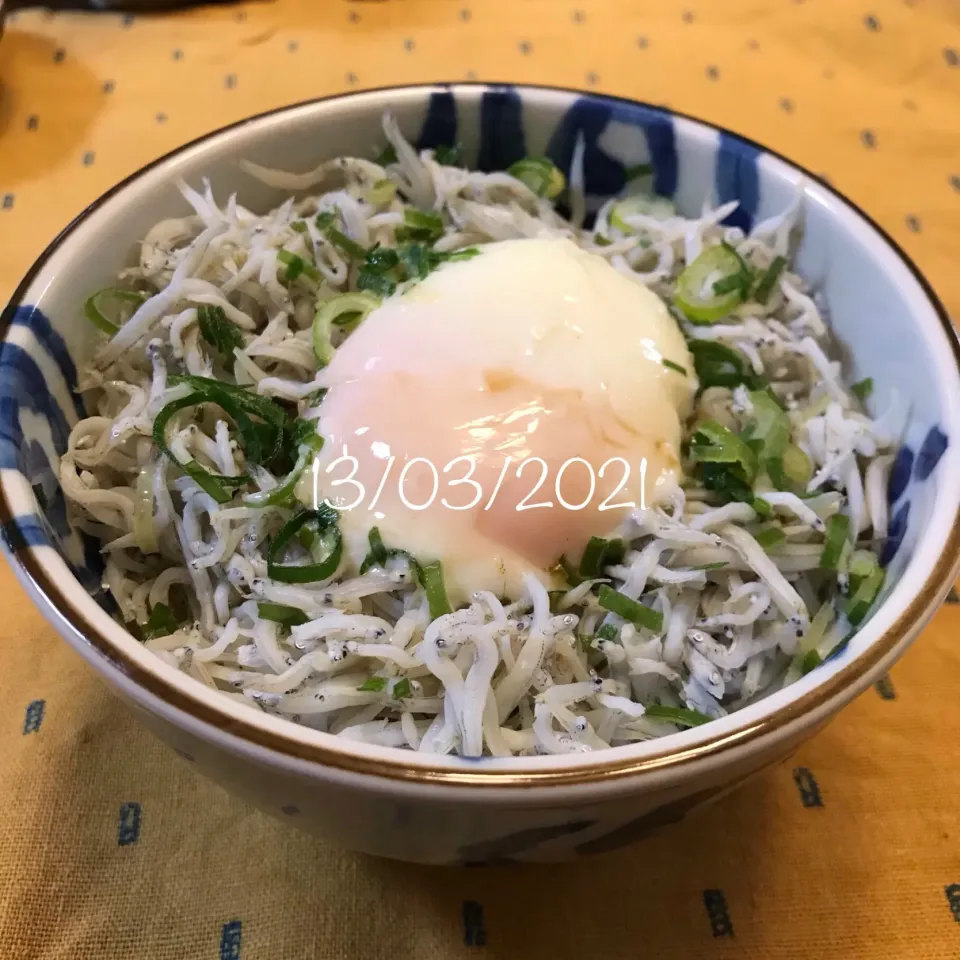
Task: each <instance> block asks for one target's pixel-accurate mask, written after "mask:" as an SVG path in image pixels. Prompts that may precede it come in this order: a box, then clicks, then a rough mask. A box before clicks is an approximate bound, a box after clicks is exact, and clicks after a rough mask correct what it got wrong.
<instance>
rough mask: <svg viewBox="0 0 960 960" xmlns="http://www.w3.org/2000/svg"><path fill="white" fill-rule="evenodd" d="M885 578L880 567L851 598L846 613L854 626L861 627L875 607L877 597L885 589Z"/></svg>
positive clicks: (863, 582)
mask: <svg viewBox="0 0 960 960" xmlns="http://www.w3.org/2000/svg"><path fill="white" fill-rule="evenodd" d="M884 578H885V572H884V570H883V568H882V567H881V566H879V565H878V566H877V567H876V568H875V569H874V570H873V572H872V573H871V574H870V575H869V576H868V577H866V578H865V579H864V580H863V581H861V583H860V585H859V586H858V587H857V589H856V591H855V592H854V594H853V596H852V597H851V598H850V602H849V603H848V604H847V611H846V613H847V619H848V620H849V621H850V623H852V624H853V626H855V627H856V626H859V624H860V623H862V622H863V619H864V617H866V615H867V613H869V611H870V607H872V606H873V603H874V601H875V600H876V599H877V595H878V594H879V593H880V591H881V589H882V588H883V581H884Z"/></svg>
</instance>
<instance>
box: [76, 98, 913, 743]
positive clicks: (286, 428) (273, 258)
mask: <svg viewBox="0 0 960 960" xmlns="http://www.w3.org/2000/svg"><path fill="white" fill-rule="evenodd" d="M384 132H385V135H386V139H387V142H388V144H389V146H388V149H387V151H385V154H384V156H382V157H381V160H380V161H379V162H372V161H370V160H365V159H361V158H349V157H348V158H339V159H335V160H331V161H327V162H325V163H323V164H321V165H320V166H318V167H317V168H316V169H315V170H313V171H310V172H308V173H305V174H291V173H284V172H280V171H275V170H269V169H265V168H262V167H258V166H256V165H254V164H246V165H245V167H246V169H247V171H248V172H249V173H250V174H252V175H253V176H256V177H258V178H259V179H260V180H262V181H264V182H265V183H267V184H269V185H272V186H274V187H277V188H280V189H283V190H289V191H296V192H297V194H298V196H297V197H296V198H293V197H291V198H290V199H288V200H287V201H286V202H285V203H283V204H282V205H281V206H279V207H278V208H277V209H275V210H272V211H270V212H269V213H267V214H265V215H263V216H260V215H256V214H254V213H252V212H251V211H249V210H247V209H245V208H244V207H243V206H241V205H240V204H239V203H238V202H237V199H236V197H231V198H229V200H228V201H227V203H226V205H225V206H224V207H221V206H220V205H219V204H218V202H217V201H216V199H215V197H214V194H213V190H212V188H211V185H210V184H209V183H206V182H205V183H204V187H203V190H202V191H200V192H198V191H197V190H195V189H193V188H191V187H189V186H187V185H186V184H181V185H180V188H181V191H182V193H183V195H184V197H185V198H186V199H187V201H188V202H189V204H190V206H191V207H192V208H193V211H194V213H193V214H192V215H191V216H188V217H181V218H175V219H169V220H164V221H162V222H160V223H158V224H157V225H156V226H154V227H153V229H151V230H150V232H149V233H148V234H147V236H146V238H145V239H144V241H143V243H142V244H141V247H140V258H139V265H138V266H136V267H133V268H131V269H128V270H126V271H124V272H123V274H122V275H121V277H120V278H119V281H118V283H119V284H120V286H118V287H117V288H110V289H108V290H106V291H100V292H99V293H98V294H95V295H94V297H91V298H90V301H88V303H87V305H86V309H85V312H86V315H87V316H88V317H89V318H90V320H91V321H92V322H93V323H94V325H95V326H96V327H97V328H98V329H99V330H101V331H102V332H103V333H104V334H106V335H107V336H108V339H106V340H104V342H103V344H102V346H101V347H100V348H99V349H98V350H97V352H96V354H95V357H94V359H93V362H92V363H91V365H90V366H89V368H88V369H87V370H86V372H85V378H84V381H83V383H82V389H83V390H84V392H85V394H86V397H87V401H88V409H90V410H92V411H94V412H93V415H92V416H90V417H88V418H86V419H84V420H82V421H81V422H80V423H78V424H77V426H76V427H75V428H74V430H73V432H72V434H71V436H70V440H69V448H68V451H67V453H66V454H65V455H64V457H63V458H62V461H61V466H60V476H61V482H62V485H63V489H64V492H65V494H66V496H67V499H68V501H69V502H70V503H71V505H72V509H73V512H74V518H75V523H76V525H77V526H78V527H79V528H80V529H82V530H84V531H86V532H88V533H91V534H93V535H95V536H96V537H98V538H99V539H100V540H101V541H102V542H103V553H104V557H105V562H106V572H105V576H104V581H105V586H106V587H107V588H108V589H109V590H110V591H111V593H112V594H113V596H114V598H115V599H116V601H117V604H118V606H119V610H120V616H121V617H122V619H123V620H124V621H125V622H126V623H128V624H130V625H136V626H135V627H134V626H132V627H131V628H132V629H135V630H137V631H139V632H140V634H141V635H142V636H143V638H144V642H145V644H146V646H147V647H148V648H149V649H150V650H152V651H154V652H155V653H156V654H157V655H158V656H159V657H161V658H163V659H164V660H165V661H167V662H168V663H170V664H172V665H174V666H176V667H178V668H180V669H181V670H183V671H185V672H186V673H188V674H189V675H190V676H192V677H194V678H195V679H196V680H198V681H199V682H201V683H204V684H206V685H208V686H210V687H212V688H214V689H216V690H218V691H220V692H221V693H222V694H223V695H224V696H230V697H234V698H237V699H240V700H242V701H244V702H245V703H248V704H250V705H251V707H253V708H256V709H260V710H263V711H265V712H268V713H272V714H276V715H279V716H282V717H286V718H289V719H291V720H293V721H295V722H298V723H302V724H305V725H307V726H310V727H313V728H315V729H318V730H322V731H326V732H328V733H332V734H335V735H338V736H341V737H346V738H350V739H357V740H363V741H366V742H370V743H377V744H382V745H388V746H396V747H405V748H408V749H412V750H421V751H425V752H434V753H459V754H462V755H465V756H480V755H482V754H492V755H495V756H509V755H527V754H532V753H570V752H583V751H590V750H595V749H599V748H603V747H608V746H615V745H621V744H627V743H631V742H633V741H638V740H645V739H648V738H652V737H658V736H662V735H664V734H667V733H670V732H673V731H675V730H677V729H680V728H683V727H688V726H695V725H697V724H699V723H703V722H706V721H707V720H709V719H712V718H717V717H722V716H724V715H725V714H727V713H728V712H730V711H732V710H735V709H737V708H738V707H740V706H742V705H744V704H746V703H750V702H752V701H753V700H755V699H756V698H758V697H760V696H762V695H765V694H769V693H770V692H772V691H774V690H777V689H779V688H781V687H782V686H783V685H785V684H788V683H790V682H791V681H793V680H794V679H796V678H797V677H799V676H801V675H802V674H803V673H805V672H807V671H809V670H810V669H813V668H814V667H815V666H817V665H818V664H819V663H820V662H821V661H822V659H823V658H824V657H826V656H827V655H828V654H829V653H830V652H831V651H832V650H834V649H835V648H836V647H837V646H838V645H840V644H842V643H843V642H844V641H845V640H846V638H847V637H848V635H849V634H850V632H851V631H852V630H853V629H855V628H856V626H857V625H858V624H859V623H860V622H861V621H862V620H863V618H864V617H865V616H866V614H867V612H868V611H869V609H870V607H871V605H872V604H873V602H874V601H875V600H876V598H877V595H878V594H879V592H880V589H881V587H882V584H883V572H882V569H881V568H880V566H879V564H878V562H877V552H878V550H879V549H880V547H881V546H882V542H883V540H884V538H885V537H886V535H887V531H888V523H889V517H888V510H887V499H886V489H887V481H888V476H889V472H890V468H891V464H892V461H893V456H892V455H893V452H894V451H895V448H896V446H897V444H898V442H899V438H900V434H901V432H902V429H903V426H904V422H905V411H904V410H902V409H901V408H900V405H899V404H898V403H897V402H896V401H894V402H893V403H892V404H891V406H890V408H889V409H888V410H887V411H886V412H885V413H884V415H883V416H881V417H879V418H876V419H874V418H871V417H870V416H868V415H867V414H866V413H865V412H864V408H863V406H862V400H863V399H864V398H865V395H866V393H867V391H868V389H869V386H870V385H869V384H868V383H867V382H866V381H864V382H862V383H861V384H856V385H854V386H853V387H851V386H848V385H847V384H846V383H845V382H844V379H843V377H842V374H841V368H840V364H839V363H838V362H836V361H835V360H833V359H831V344H830V338H829V332H828V329H827V326H826V323H825V320H824V317H823V311H822V306H821V305H820V304H819V303H818V299H817V297H816V296H815V295H813V294H811V292H810V291H809V290H808V289H807V287H806V285H805V283H804V281H803V280H802V279H801V278H800V277H799V276H797V275H796V274H795V273H793V272H791V270H790V267H789V259H790V254H791V249H792V242H793V239H794V235H795V233H796V232H797V230H798V223H799V218H800V214H801V205H800V199H801V198H800V194H799V192H798V196H797V200H796V203H795V204H793V205H792V206H791V208H790V209H788V210H787V211H785V212H784V213H783V214H782V215H781V216H778V217H774V218H771V219H770V220H767V221H764V222H762V223H760V224H758V225H757V226H756V227H754V229H753V230H752V231H751V233H750V234H749V235H746V236H745V235H744V233H743V232H742V231H741V230H739V229H737V228H735V227H727V226H723V221H724V219H725V218H726V217H727V216H728V215H729V214H730V213H731V212H732V210H733V209H734V208H735V204H724V205H722V206H719V207H716V208H706V209H704V211H703V213H702V215H701V216H700V217H699V218H696V219H687V218H684V217H681V216H679V215H678V214H677V213H676V212H675V210H674V209H673V207H672V204H670V202H669V201H666V200H664V199H662V198H654V197H652V196H649V195H647V194H644V193H642V192H641V191H640V190H639V189H636V190H633V192H632V193H631V195H630V196H628V197H627V198H618V199H615V200H610V201H608V202H607V203H606V204H604V206H603V207H602V208H601V209H600V210H599V212H598V214H597V216H596V219H595V223H594V226H593V228H592V229H583V228H582V227H581V226H579V224H581V223H582V222H583V221H584V217H585V214H586V204H585V201H584V197H583V194H582V190H581V189H580V185H581V183H582V156H583V149H582V144H580V145H579V146H578V150H577V151H576V155H575V157H574V168H573V171H572V173H571V178H570V179H571V183H570V188H569V190H567V192H566V201H567V203H568V205H569V208H570V209H571V211H572V212H573V213H572V217H571V219H570V220H567V219H564V218H563V217H562V216H561V215H560V214H559V213H558V212H557V209H556V208H555V206H554V202H553V199H554V198H556V197H557V196H558V194H560V192H561V191H562V190H563V189H564V188H565V184H564V180H563V177H562V174H561V173H560V171H558V170H556V168H555V167H553V165H552V164H550V162H549V161H547V160H544V159H542V158H530V159H529V160H527V161H523V162H521V163H520V164H517V165H515V166H514V168H511V171H510V172H502V173H478V172H472V171H468V170H465V169H462V168H461V167H459V166H458V165H457V164H456V158H455V157H454V156H453V151H452V150H450V149H446V148H442V149H439V150H436V151H431V150H425V151H421V152H420V153H419V154H418V153H417V152H416V151H415V150H414V149H413V148H412V147H411V146H410V144H409V143H408V142H407V141H406V140H405V139H404V138H403V136H402V135H401V134H400V131H399V129H398V127H397V125H396V122H395V121H394V119H393V118H392V117H390V116H389V115H388V116H387V117H386V118H385V122H384ZM642 175H643V171H641V176H642ZM643 183H644V181H642V180H640V181H639V182H638V183H635V184H633V185H632V186H633V187H640V186H642V185H643ZM303 194H308V195H306V196H304V195H303ZM543 236H560V237H567V238H569V239H571V240H573V241H574V242H575V243H577V244H578V245H579V246H580V247H582V248H583V249H585V250H588V251H590V252H592V253H594V254H596V255H598V256H601V257H604V258H606V259H607V260H608V261H609V262H610V263H611V264H612V265H613V266H614V267H615V268H616V269H617V270H618V271H620V272H622V273H623V274H625V275H627V276H628V277H630V278H632V279H633V280H635V281H636V282H637V283H639V284H643V285H646V286H648V287H649V288H650V289H652V290H653V291H654V292H655V293H657V294H658V295H659V296H660V297H661V298H662V299H663V300H664V301H665V302H666V303H667V304H668V306H670V308H671V310H672V312H673V313H674V315H675V317H676V319H677V321H678V322H679V323H680V325H681V328H682V329H683V331H684V333H685V335H686V336H687V338H688V341H689V346H690V352H691V355H692V356H693V358H694V362H695V364H696V374H697V376H698V378H699V382H700V393H699V396H698V401H697V406H696V411H695V414H694V416H693V418H692V419H691V421H690V423H689V424H688V425H687V429H686V435H685V436H686V445H687V448H686V449H685V451H684V453H685V463H684V466H685V471H686V475H687V481H686V482H685V484H684V486H683V489H680V490H678V491H677V493H676V495H675V496H674V497H673V499H672V501H671V502H670V503H669V504H668V505H667V506H666V507H665V508H657V509H648V510H638V511H634V512H633V513H632V514H631V515H630V517H629V519H628V521H627V522H626V523H625V524H624V527H623V530H622V531H621V534H622V536H621V538H620V539H617V540H611V541H602V540H596V541H595V542H591V544H590V545H589V546H588V548H587V551H586V552H585V554H584V556H583V558H566V559H565V560H564V561H563V563H562V564H560V565H558V568H557V571H555V575H556V574H557V572H559V573H560V574H561V575H562V577H563V578H565V579H566V584H567V585H566V588H565V589H563V590H555V591H548V588H547V587H545V586H544V585H543V583H542V582H541V581H540V580H539V579H538V578H537V577H535V576H532V575H529V576H527V577H526V581H525V582H526V596H525V597H524V598H523V599H521V600H519V601H516V602H513V603H509V604H506V605H505V604H504V603H503V602H502V601H501V599H499V598H498V597H496V596H494V595H493V594H492V593H489V592H478V593H477V594H475V595H474V597H473V599H472V602H471V603H470V604H469V605H468V606H466V607H463V608H461V609H457V610H451V609H450V608H449V604H448V603H447V600H446V595H445V593H444V590H443V575H442V570H440V568H439V565H437V564H431V563H430V562H429V561H430V558H428V557H416V558H415V557H411V556H409V555H408V554H406V553H404V551H403V549H402V548H403V544H384V543H383V542H382V540H381V539H380V537H379V533H378V531H377V530H376V528H374V529H373V530H371V535H370V546H371V553H370V556H368V558H367V561H366V562H365V563H364V565H363V568H362V572H361V571H354V570H349V569H347V567H346V563H345V561H344V560H343V559H342V558H341V553H340V537H339V531H338V529H337V516H336V512H335V511H332V510H331V511H326V512H325V511H324V510H322V509H321V510H320V511H304V510H303V508H301V507H298V506H297V504H296V501H295V500H294V499H293V496H292V492H293V486H294V484H295V482H296V480H297V479H298V477H299V475H300V474H301V473H302V472H303V470H304V469H305V466H306V464H307V462H308V461H309V458H310V456H311V454H312V452H313V451H315V450H316V449H317V448H318V445H319V444H320V443H322V440H321V438H320V437H318V436H317V434H316V430H315V424H316V420H317V417H318V415H319V413H318V406H319V403H320V401H321V399H322V387H323V380H322V376H319V375H318V371H319V370H320V369H321V368H322V366H323V365H324V364H325V363H326V362H328V360H329V357H330V356H331V355H332V351H335V350H336V347H337V345H338V344H339V343H340V342H342V341H343V339H344V338H345V337H347V336H349V334H350V330H351V329H353V328H354V327H355V326H356V324H357V323H358V322H362V318H363V316H364V315H365V312H369V309H372V307H373V306H375V305H376V304H377V303H378V302H379V299H380V298H382V297H385V296H390V295H392V294H393V293H394V292H395V291H396V290H397V289H403V288H404V287H405V286H407V285H409V284H411V283H416V282H417V281H418V280H419V279H421V278H422V277H424V276H426V274H427V273H428V272H430V271H431V270H434V269H438V268H440V267H441V266H442V264H443V263H444V262H445V261H446V260H448V259H461V258H466V257H470V256H473V255H475V254H476V252H477V250H478V248H479V247H481V246H482V245H483V244H485V243H488V242H491V241H497V240H507V239H514V238H523V237H543ZM344 295H349V296H350V297H352V298H353V299H349V300H340V299H338V298H342V297H343V296H344ZM681 372H684V373H686V372H687V371H681Z"/></svg>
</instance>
